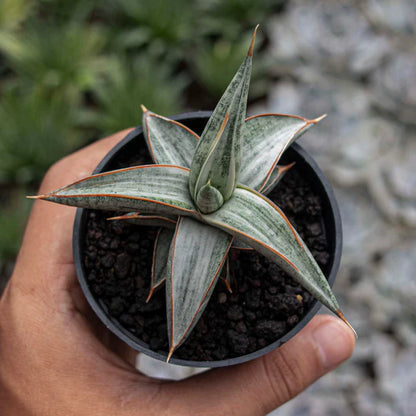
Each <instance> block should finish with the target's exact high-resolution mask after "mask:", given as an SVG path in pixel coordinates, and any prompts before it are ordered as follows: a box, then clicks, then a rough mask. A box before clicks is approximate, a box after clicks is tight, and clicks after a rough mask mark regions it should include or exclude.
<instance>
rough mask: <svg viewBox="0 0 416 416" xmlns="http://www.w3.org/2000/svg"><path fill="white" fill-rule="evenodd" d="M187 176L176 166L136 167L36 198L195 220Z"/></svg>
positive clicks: (185, 172) (194, 209)
mask: <svg viewBox="0 0 416 416" xmlns="http://www.w3.org/2000/svg"><path fill="white" fill-rule="evenodd" d="M188 176H189V170H188V169H186V168H183V167H180V166H164V165H144V166H137V167H133V168H127V169H120V170H117V171H111V172H106V173H100V174H98V175H93V176H89V177H87V178H85V179H81V180H79V181H76V182H74V183H72V184H70V185H67V186H65V187H63V188H60V189H57V190H56V191H53V192H50V193H48V194H46V195H39V196H37V197H36V198H38V199H45V200H47V201H51V202H56V203H58V204H65V205H71V206H77V207H81V208H91V209H104V210H111V211H127V212H128V211H132V210H138V211H140V212H142V213H157V214H168V215H190V216H195V217H198V213H197V212H196V208H195V205H194V202H193V200H192V199H191V197H190V195H189V191H188Z"/></svg>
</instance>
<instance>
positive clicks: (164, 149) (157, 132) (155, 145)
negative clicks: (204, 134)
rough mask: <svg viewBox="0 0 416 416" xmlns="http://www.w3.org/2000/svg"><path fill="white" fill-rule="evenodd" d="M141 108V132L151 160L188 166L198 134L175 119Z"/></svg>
mask: <svg viewBox="0 0 416 416" xmlns="http://www.w3.org/2000/svg"><path fill="white" fill-rule="evenodd" d="M142 109H143V132H144V136H145V138H146V143H147V147H148V148H149V152H150V154H151V156H152V158H153V162H154V163H157V164H160V165H177V166H183V167H185V168H190V167H191V163H192V158H193V155H194V153H195V149H196V146H197V144H198V140H199V136H198V135H197V134H196V133H194V132H193V131H192V130H191V129H189V128H188V127H186V126H184V125H183V124H181V123H178V122H177V121H174V120H170V119H168V118H166V117H162V116H160V115H158V114H155V113H152V112H151V111H149V110H148V109H147V108H146V107H144V106H142Z"/></svg>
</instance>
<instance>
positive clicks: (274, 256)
mask: <svg viewBox="0 0 416 416" xmlns="http://www.w3.org/2000/svg"><path fill="white" fill-rule="evenodd" d="M203 219H204V221H206V222H207V223H208V224H211V225H213V226H215V227H219V228H220V229H222V230H224V231H226V232H229V233H230V234H232V235H234V236H235V237H237V238H239V239H241V240H242V241H244V242H245V243H247V244H249V245H251V246H252V247H253V248H254V249H255V250H257V251H258V252H259V253H261V254H263V255H264V256H265V257H267V258H268V259H270V260H271V261H273V262H275V263H277V264H278V265H279V266H280V267H281V268H282V269H283V270H284V271H285V272H286V273H288V274H289V275H290V276H292V277H293V278H294V279H295V280H296V281H297V282H298V283H300V284H301V285H302V286H303V287H304V288H305V289H306V290H308V291H309V292H310V293H311V294H312V295H313V296H314V297H315V298H317V299H318V300H319V301H320V302H322V303H323V304H324V305H325V306H327V307H328V308H329V309H330V310H331V311H332V312H334V313H336V314H337V315H339V306H338V303H337V301H336V299H335V296H334V295H333V293H332V290H331V288H330V286H329V284H328V281H327V280H326V278H325V276H324V275H323V273H322V271H321V269H320V268H319V266H318V265H317V263H316V261H315V260H314V258H313V257H312V255H311V253H310V252H309V250H308V248H307V247H306V245H305V244H304V243H303V241H302V240H301V238H300V237H299V235H298V234H297V232H296V231H295V229H294V228H293V226H292V225H291V224H290V223H289V221H288V219H287V218H286V216H285V215H284V214H283V212H282V211H281V210H280V209H279V208H278V207H277V206H276V205H275V204H273V202H271V201H270V200H269V199H267V198H266V197H264V196H263V195H261V194H259V193H258V192H256V191H253V190H251V189H248V188H246V187H240V186H239V187H237V188H236V190H235V192H234V194H233V196H232V198H231V199H230V200H228V201H227V202H226V203H225V204H224V205H223V206H222V207H221V209H219V210H218V211H216V212H214V213H212V214H209V215H203ZM253 219H255V221H253Z"/></svg>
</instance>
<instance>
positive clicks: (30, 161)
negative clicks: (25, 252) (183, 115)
mask: <svg viewBox="0 0 416 416" xmlns="http://www.w3.org/2000/svg"><path fill="white" fill-rule="evenodd" d="M286 2H287V0H230V1H221V0H195V1H193V2H189V1H188V0H176V1H175V2H167V1H165V0H152V1H149V2H148V1H141V0H0V126H1V127H0V128H1V132H0V187H1V189H2V196H1V197H0V232H1V234H0V235H1V237H0V283H1V279H2V276H3V280H4V273H5V272H4V267H3V266H4V264H5V262H6V261H10V259H11V260H13V258H14V256H15V255H16V252H17V250H18V246H19V244H20V237H21V233H22V229H23V225H24V223H25V219H26V216H27V213H28V207H29V206H30V204H28V202H27V200H26V199H25V198H24V195H25V194H30V193H33V192H36V189H37V187H38V186H39V182H40V180H41V178H42V176H43V175H44V173H45V171H46V169H47V168H48V167H49V166H50V165H51V164H52V163H53V162H55V161H56V160H58V159H59V158H61V157H62V156H64V155H65V154H67V153H70V152H72V151H73V150H75V149H76V148H79V147H81V146H83V145H85V144H87V143H88V142H91V141H93V140H95V139H97V138H99V137H102V136H104V135H106V134H110V133H114V132H115V131H117V130H120V129H124V128H126V127H131V126H134V125H137V124H140V122H141V111H140V104H144V105H146V107H148V108H149V109H151V110H153V111H156V112H158V113H161V114H164V115H166V116H169V115H172V114H177V113H180V112H181V111H183V110H185V109H186V110H199V109H209V108H211V109H212V108H213V107H214V105H215V103H216V102H217V100H218V99H219V97H220V95H221V94H222V92H223V90H224V88H225V86H226V85H227V84H228V82H229V81H230V79H231V77H232V76H233V74H234V72H235V70H236V69H237V67H238V65H239V64H240V62H241V60H242V57H243V56H244V54H245V53H246V50H247V44H248V38H249V37H250V36H251V33H252V30H253V28H254V26H255V24H257V23H260V24H261V25H262V26H261V29H260V32H259V36H258V40H257V43H256V50H255V54H256V61H255V66H254V72H253V78H252V87H251V99H258V98H261V97H262V96H263V95H264V94H265V91H266V89H267V81H268V77H267V73H268V71H267V59H266V56H267V20H268V18H269V17H270V16H271V15H272V14H275V13H278V12H279V11H280V10H281V8H282V7H283V6H284V4H285V3H286ZM6 196H7V197H6ZM2 268H3V269H2ZM0 287H1V284H0Z"/></svg>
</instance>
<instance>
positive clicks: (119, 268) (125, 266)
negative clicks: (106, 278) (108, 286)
mask: <svg viewBox="0 0 416 416" xmlns="http://www.w3.org/2000/svg"><path fill="white" fill-rule="evenodd" d="M130 263H131V258H130V256H129V255H128V254H127V253H121V254H119V255H118V256H117V260H116V264H115V266H114V271H115V273H116V276H117V277H118V278H120V279H123V278H124V277H126V276H127V275H128V274H129V271H130Z"/></svg>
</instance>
